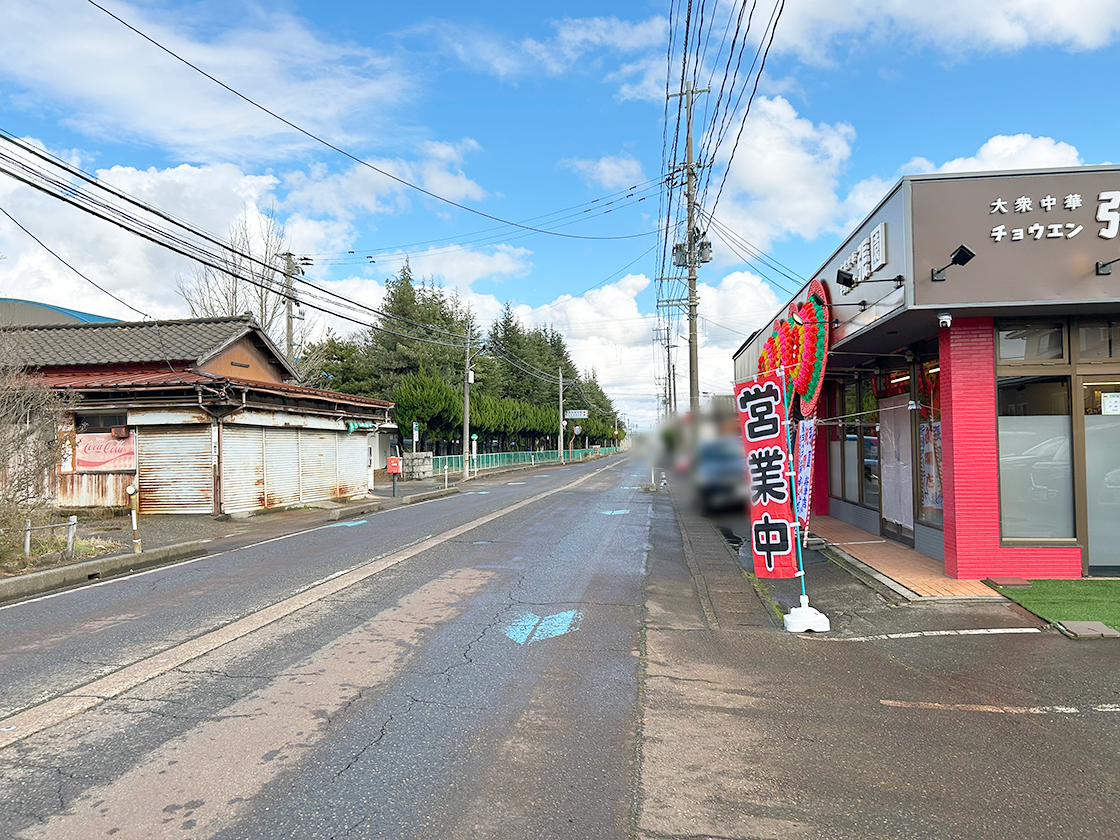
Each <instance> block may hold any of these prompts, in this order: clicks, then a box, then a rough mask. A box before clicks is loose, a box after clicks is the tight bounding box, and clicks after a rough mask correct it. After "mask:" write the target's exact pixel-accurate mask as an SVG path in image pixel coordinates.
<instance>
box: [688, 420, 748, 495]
mask: <svg viewBox="0 0 1120 840" xmlns="http://www.w3.org/2000/svg"><path fill="white" fill-rule="evenodd" d="M692 486H693V489H694V490H695V491H696V499H697V501H698V502H699V504H700V510H701V511H703V512H704V513H711V512H714V511H717V510H727V509H730V508H738V509H739V510H742V509H743V507H744V506H745V505H746V503H747V495H748V487H747V456H746V454H745V453H744V451H743V441H742V438H739V437H721V438H717V439H716V440H709V441H704V442H703V443H701V444H700V445H699V446H698V447H697V449H696V457H695V459H694V460H693V464H692Z"/></svg>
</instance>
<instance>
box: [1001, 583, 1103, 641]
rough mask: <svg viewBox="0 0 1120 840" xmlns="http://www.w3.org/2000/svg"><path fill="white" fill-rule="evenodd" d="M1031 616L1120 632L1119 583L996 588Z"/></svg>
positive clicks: (1048, 584) (1037, 584) (1043, 584)
mask: <svg viewBox="0 0 1120 840" xmlns="http://www.w3.org/2000/svg"><path fill="white" fill-rule="evenodd" d="M996 589H997V590H998V591H999V593H1000V594H1001V595H1004V596H1006V597H1008V598H1010V599H1011V600H1012V601H1015V602H1016V603H1019V604H1022V605H1023V606H1024V607H1026V608H1027V609H1028V610H1030V611H1031V612H1033V613H1034V614H1035V615H1037V616H1040V617H1042V618H1044V619H1046V620H1047V621H1049V622H1051V623H1053V622H1056V621H1102V622H1104V623H1105V624H1107V625H1108V626H1109V627H1112V628H1114V629H1117V630H1120V580H1032V581H1031V585H1030V587H1029V588H1028V587H1016V586H1000V587H996Z"/></svg>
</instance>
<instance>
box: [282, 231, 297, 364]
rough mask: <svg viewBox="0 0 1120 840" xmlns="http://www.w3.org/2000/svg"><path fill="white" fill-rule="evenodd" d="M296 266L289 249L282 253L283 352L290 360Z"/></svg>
mask: <svg viewBox="0 0 1120 840" xmlns="http://www.w3.org/2000/svg"><path fill="white" fill-rule="evenodd" d="M296 271H298V268H297V267H296V260H295V257H294V256H292V252H291V251H286V252H285V253H284V309H285V311H286V317H285V318H284V353H285V354H286V355H287V356H288V361H289V362H290V361H291V360H292V343H293V342H292V332H293V330H292V277H294V276H295V273H296Z"/></svg>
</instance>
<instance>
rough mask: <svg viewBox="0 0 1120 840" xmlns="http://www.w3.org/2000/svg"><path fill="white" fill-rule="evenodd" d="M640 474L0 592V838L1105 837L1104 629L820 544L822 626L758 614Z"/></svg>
mask: <svg viewBox="0 0 1120 840" xmlns="http://www.w3.org/2000/svg"><path fill="white" fill-rule="evenodd" d="M648 478H649V473H648V467H646V466H644V465H643V463H642V462H641V461H639V460H638V459H637V458H624V457H615V458H611V459H607V460H604V461H599V462H595V463H591V464H584V465H576V466H572V467H570V468H566V469H564V470H556V469H553V470H551V471H545V470H538V471H536V472H532V471H530V472H526V473H516V474H512V475H507V476H504V477H499V478H494V479H490V480H487V481H483V482H479V483H476V484H473V489H474V492H473V493H472V494H470V495H461V496H455V497H450V498H447V499H441V500H437V501H433V502H430V503H426V504H423V505H419V506H415V507H411V508H402V509H399V510H393V511H387V512H385V513H380V514H376V515H372V516H369V517H367V519H366V520H365V521H361V520H359V521H357V522H355V523H354V524H338V525H334V526H332V527H327V528H320V529H317V530H314V531H310V532H305V533H299V534H293V535H290V536H288V537H285V538H282V539H273V540H270V541H268V542H265V543H262V544H259V545H255V546H249V547H243V548H237V549H233V550H230V551H228V552H226V553H224V554H220V555H216V556H210V557H208V558H205V559H202V560H199V561H195V562H190V563H185V564H179V565H175V566H170V567H167V568H163V569H158V570H153V571H151V572H147V573H144V574H140V575H135V576H132V577H129V578H121V579H117V580H113V581H106V582H103V583H101V584H97V585H93V586H89V587H84V588H81V589H78V590H74V591H70V592H66V593H60V594H58V595H55V596H51V597H47V598H42V599H38V600H34V601H29V602H25V603H22V604H16V605H12V606H9V607H5V608H2V609H0V638H2V639H3V640H4V646H3V649H2V651H0V705H2V707H3V711H0V837H14V838H21V840H27V839H28V838H51V840H54V839H55V838H63V840H65V838H81V840H86V838H98V837H114V838H163V837H175V838H202V837H206V838H214V837H218V838H227V839H228V840H234V839H235V838H237V839H238V840H240V838H342V837H352V838H375V837H391V838H500V839H504V838H539V837H543V838H641V840H665V838H699V837H714V838H829V839H830V840H831V838H836V840H868V838H883V840H886V838H891V840H895V838H899V839H900V840H901V838H907V840H911V838H929V839H930V840H943V839H947V838H961V840H971V838H983V840H988V838H1000V839H1001V838H1009V840H1010V838H1048V840H1049V838H1078V840H1081V839H1082V838H1094V840H1095V838H1102V840H1103V839H1104V838H1115V837H1118V836H1120V806H1118V804H1117V803H1118V801H1120V795H1118V794H1120V682H1118V677H1117V674H1120V644H1113V643H1109V642H1098V643H1078V642H1073V641H1070V640H1068V639H1066V638H1064V637H1062V636H1061V635H1059V634H1056V633H1053V632H1048V631H1046V630H1045V628H1042V627H1040V625H1039V622H1037V621H1033V620H1031V619H1030V618H1028V617H1024V616H1023V615H1022V614H1020V613H1018V612H1016V611H1015V610H1013V609H1011V608H1010V607H1008V606H1007V605H1003V604H995V605H992V604H985V605H981V604H976V603H971V604H968V603H966V604H959V603H956V604H953V603H944V602H926V603H917V604H909V605H905V606H895V605H892V604H889V603H887V602H885V601H883V600H882V599H881V598H880V597H879V596H878V595H877V594H875V593H874V592H872V591H871V590H868V589H866V588H865V587H863V586H862V584H859V583H858V582H855V581H854V580H853V579H852V578H851V577H849V576H847V575H846V573H844V572H842V571H841V570H839V569H836V568H835V567H833V566H831V565H830V564H828V563H826V562H824V561H823V560H822V559H821V558H819V557H816V558H811V560H812V563H811V565H810V567H809V569H808V572H809V575H808V579H809V581H810V591H811V592H812V594H813V598H814V603H816V604H818V605H819V606H820V607H821V608H822V609H824V610H825V611H826V612H827V613H828V614H829V615H830V617H831V618H832V620H833V626H834V628H835V629H834V632H833V633H831V634H830V635H829V636H828V637H798V636H792V635H789V634H786V633H784V632H782V630H780V629H779V627H778V625H777V623H776V622H775V617H776V616H775V614H774V612H773V610H772V609H771V607H770V606H769V605H768V604H767V603H766V602H764V601H763V600H760V599H759V597H757V595H756V594H755V590H754V588H753V584H752V582H751V581H750V580H749V579H747V578H746V577H745V576H743V575H742V574H741V573H740V571H739V569H738V566H737V564H736V560H735V556H734V554H733V552H732V551H730V550H729V549H728V548H727V545H726V543H725V541H724V539H723V538H722V537H721V536H720V534H719V533H718V532H717V531H716V529H715V528H714V527H713V525H712V523H710V522H709V521H707V520H704V519H702V518H701V517H699V516H698V515H697V514H696V513H695V512H694V511H693V509H692V507H691V505H690V502H689V499H688V497H687V494H686V493H685V492H684V488H683V487H682V486H678V483H677V482H675V481H673V479H672V477H670V483H669V487H668V488H665V489H659V490H658V491H657V492H649V491H648V490H646V489H643V487H642V486H641V485H643V484H646V483H647V482H648ZM725 524H726V523H725ZM730 527H731V530H732V531H733V530H734V527H735V526H734V523H731V524H730ZM770 592H771V596H772V597H773V598H774V599H775V600H777V601H778V602H779V604H785V603H786V602H787V601H789V599H790V598H791V597H794V594H793V589H791V588H789V587H788V586H786V587H785V588H783V585H775V586H774V587H773V588H772V589H771V590H770ZM963 629H993V630H999V631H1000V633H994V634H990V635H942V633H943V632H944V631H954V630H963ZM919 631H920V632H922V633H925V634H926V635H908V636H906V637H901V638H900V637H893V638H892V637H889V636H888V635H887V634H893V633H900V632H901V633H914V632H919ZM1006 631H1013V632H1006Z"/></svg>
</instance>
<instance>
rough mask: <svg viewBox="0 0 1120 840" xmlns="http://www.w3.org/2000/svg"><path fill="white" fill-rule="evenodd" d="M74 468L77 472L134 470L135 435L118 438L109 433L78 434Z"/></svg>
mask: <svg viewBox="0 0 1120 840" xmlns="http://www.w3.org/2000/svg"><path fill="white" fill-rule="evenodd" d="M74 468H75V469H76V470H77V471H78V472H135V470H136V436H135V435H132V434H129V436H128V437H126V438H122V439H120V440H118V439H117V438H115V437H113V436H112V435H111V434H90V435H78V440H77V443H76V445H75V447H74Z"/></svg>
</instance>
